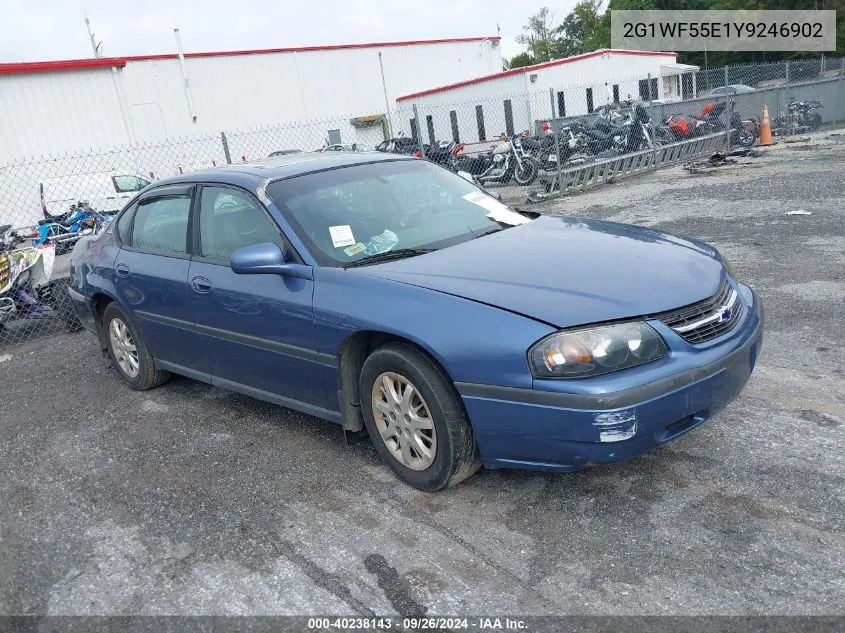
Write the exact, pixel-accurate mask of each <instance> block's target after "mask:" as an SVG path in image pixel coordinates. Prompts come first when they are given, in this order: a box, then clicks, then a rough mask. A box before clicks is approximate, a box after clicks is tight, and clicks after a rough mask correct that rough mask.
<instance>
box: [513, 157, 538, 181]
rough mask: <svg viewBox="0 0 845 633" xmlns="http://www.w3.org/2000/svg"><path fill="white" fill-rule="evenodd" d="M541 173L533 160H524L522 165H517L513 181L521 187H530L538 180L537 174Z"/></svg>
mask: <svg viewBox="0 0 845 633" xmlns="http://www.w3.org/2000/svg"><path fill="white" fill-rule="evenodd" d="M539 172H540V167H539V165H538V164H537V161H535V160H534V159H533V158H528V157H526V158H523V159H522V165H521V166H520V165H517V167H516V171H514V173H513V179H514V180H516V182H517V184H519V185H523V186H525V185H530V184H531V183H532V182H534V181H535V180H536V179H537V174H538V173H539Z"/></svg>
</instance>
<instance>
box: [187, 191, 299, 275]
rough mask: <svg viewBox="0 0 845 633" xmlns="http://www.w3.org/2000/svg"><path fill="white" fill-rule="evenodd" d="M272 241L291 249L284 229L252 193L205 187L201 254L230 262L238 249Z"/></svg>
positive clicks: (285, 248) (201, 214) (203, 192)
mask: <svg viewBox="0 0 845 633" xmlns="http://www.w3.org/2000/svg"><path fill="white" fill-rule="evenodd" d="M263 242H272V243H274V244H277V245H278V246H279V248H281V249H282V250H283V251H284V252H285V253H290V249H289V248H288V247H287V245H286V243H285V240H284V238H283V237H282V234H281V231H280V230H279V228H278V227H277V226H276V224H275V222H273V220H272V219H271V218H270V216H269V215H268V214H267V212H266V211H265V210H264V208H263V207H262V206H261V205H260V204H258V202H257V201H255V200H254V199H253V198H252V197H251V196H250V195H249V194H247V193H246V192H244V191H239V190H238V189H231V188H228V187H203V188H202V196H201V198H200V254H201V255H202V256H203V257H207V258H210V259H214V260H219V261H221V262H226V263H228V261H229V258H230V257H231V256H232V253H234V252H235V251H236V250H238V249H240V248H244V247H245V246H252V245H253V244H261V243H263Z"/></svg>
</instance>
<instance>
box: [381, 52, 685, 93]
mask: <svg viewBox="0 0 845 633" xmlns="http://www.w3.org/2000/svg"><path fill="white" fill-rule="evenodd" d="M604 53H613V54H614V55H644V56H655V55H656V56H660V57H667V56H670V55H672V56H674V57H677V56H678V54H677V53H658V52H654V51H626V50H620V49H614V48H603V49H601V50H597V51H592V52H590V53H582V54H581V55H574V56H572V57H566V58H565V59H555V60H552V61H550V62H544V63H542V64H534V65H533V66H524V67H522V68H513V69H511V70H505V71H502V72H500V73H496V74H494V75H485V76H484V77H476V78H475V79H467V80H466V81H459V82H458V83H455V84H449V85H446V86H439V87H438V88H431V89H429V90H423V91H422V92H415V93H413V94H409V95H404V96H402V97H397V98H396V100H397V101H405V100H406V99H415V98H417V97H425V96H427V95H432V94H436V93H438V92H446V91H447V90H454V89H455V88H463V87H464V86H472V85H473V84H480V83H484V82H485V81H492V80H494V79H502V78H503V77H511V76H513V75H522V74H524V73H527V72H531V71H534V70H540V69H543V68H550V67H552V66H561V65H563V64H571V63H572V62H577V61H581V60H582V59H589V58H590V57H597V56H599V55H603V54H604Z"/></svg>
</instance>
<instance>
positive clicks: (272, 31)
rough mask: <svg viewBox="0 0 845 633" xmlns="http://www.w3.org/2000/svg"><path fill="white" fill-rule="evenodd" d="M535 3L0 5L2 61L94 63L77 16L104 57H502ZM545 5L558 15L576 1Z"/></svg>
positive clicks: (100, 1) (103, 1)
mask: <svg viewBox="0 0 845 633" xmlns="http://www.w3.org/2000/svg"><path fill="white" fill-rule="evenodd" d="M543 4H544V2H543V0H538V2H537V3H536V6H535V4H534V3H532V2H520V1H519V0H484V1H482V0H413V1H412V0H311V1H310V2H309V1H308V0H305V1H301V0H300V1H299V2H294V1H291V0H194V2H186V1H185V0H137V1H135V2H131V3H130V2H127V1H126V0H0V23H2V25H3V26H2V36H0V62H12V61H38V60H51V59H70V58H80V57H91V56H92V52H91V44H90V41H89V39H88V35H87V33H86V31H85V22H84V21H83V10H87V12H88V17H89V18H90V20H91V27H92V30H93V31H94V32H95V34H96V37H97V40H98V41H102V42H103V44H102V47H101V51H102V54H103V56H113V57H119V56H121V55H142V54H147V53H167V52H174V51H175V43H174V38H173V29H174V28H176V27H178V28H179V29H180V31H181V34H182V44H183V47H184V49H185V52H200V51H210V50H232V49H245V48H277V47H288V46H309V45H319V44H354V43H362V42H378V41H389V40H414V39H438V38H447V37H475V36H490V35H496V25H497V24H498V25H499V26H500V28H501V35H502V55H503V56H504V57H508V58H509V57H512V56H513V55H515V54H516V53H518V52H520V50H521V48H520V46H519V45H517V44H516V42H515V40H514V38H515V37H516V35H518V34H519V32H520V30H521V28H522V25H523V24H525V22H526V20H527V18H528V16H529V15H531V14H532V13H536V12H537V10H538V9H539V8H540V7H541V6H543ZM545 4H549V5H551V8H552V10H553V11H554V12H555V16H556V17H557V18H558V19H562V18H563V17H564V16H565V15H566V13H567V12H568V11H569V10H570V9H571V7H572V6H573V5H574V0H564V1H563V2H558V3H549V2H546V3H545Z"/></svg>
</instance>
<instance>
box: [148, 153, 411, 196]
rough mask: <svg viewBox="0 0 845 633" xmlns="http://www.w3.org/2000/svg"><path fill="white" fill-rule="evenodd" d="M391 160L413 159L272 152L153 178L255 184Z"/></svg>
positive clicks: (174, 181) (159, 183)
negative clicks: (255, 158)
mask: <svg viewBox="0 0 845 633" xmlns="http://www.w3.org/2000/svg"><path fill="white" fill-rule="evenodd" d="M394 160H416V159H414V158H410V157H403V156H400V155H398V154H384V153H382V152H302V153H299V154H286V155H284V156H273V157H271V158H264V159H262V160H256V161H251V162H248V163H235V164H233V165H224V166H223V167H217V168H214V169H207V170H204V171H194V172H189V173H186V174H179V175H178V176H171V177H169V178H162V179H161V180H158V181H156V183H155V185H154V186H156V187H159V186H162V185H173V184H180V183H193V182H219V183H223V184H235V185H241V186H243V187H247V188H250V189H251V188H254V187H255V186H258V185H260V184H261V183H264V182H266V181H268V180H280V179H283V178H291V177H293V176H301V175H303V174H308V173H312V172H315V171H323V170H326V169H336V168H339V167H351V166H353V165H364V164H367V163H380V162H389V161H394Z"/></svg>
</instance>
